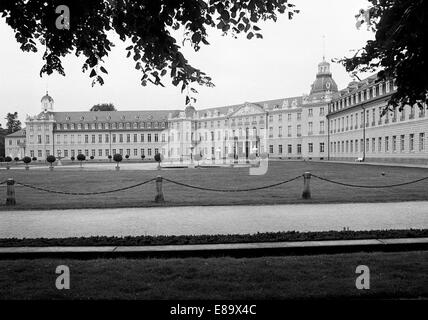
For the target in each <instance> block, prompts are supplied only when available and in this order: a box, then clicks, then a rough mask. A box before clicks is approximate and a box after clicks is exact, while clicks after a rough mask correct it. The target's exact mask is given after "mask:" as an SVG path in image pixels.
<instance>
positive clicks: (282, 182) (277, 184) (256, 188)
mask: <svg viewBox="0 0 428 320" xmlns="http://www.w3.org/2000/svg"><path fill="white" fill-rule="evenodd" d="M301 177H302V176H301V175H299V176H297V177H294V178H292V179H288V180H285V181H281V182H278V183H274V184H270V185H267V186H261V187H255V188H247V189H214V188H205V187H199V186H195V185H190V184H187V183H183V182H178V181H174V180H170V179H167V178H163V180H165V181H168V182H171V183H173V184H176V185H179V186H183V187H187V188H192V189H198V190H203V191H214V192H246V191H256V190H263V189H268V188H273V187H277V186H280V185H282V184H286V183H289V182H292V181H294V180H297V179H299V178H301Z"/></svg>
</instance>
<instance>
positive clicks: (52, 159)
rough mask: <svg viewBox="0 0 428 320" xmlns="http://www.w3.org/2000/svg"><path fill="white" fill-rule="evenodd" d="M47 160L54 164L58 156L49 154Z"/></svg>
mask: <svg viewBox="0 0 428 320" xmlns="http://www.w3.org/2000/svg"><path fill="white" fill-rule="evenodd" d="M46 161H47V162H49V163H51V164H52V163H54V162H55V161H56V158H55V156H53V155H49V156H47V157H46Z"/></svg>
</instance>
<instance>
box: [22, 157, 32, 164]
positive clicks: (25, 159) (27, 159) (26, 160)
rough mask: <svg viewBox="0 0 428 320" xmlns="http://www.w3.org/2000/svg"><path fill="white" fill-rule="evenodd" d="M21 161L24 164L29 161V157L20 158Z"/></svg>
mask: <svg viewBox="0 0 428 320" xmlns="http://www.w3.org/2000/svg"><path fill="white" fill-rule="evenodd" d="M22 161H24V163H25V164H29V163H30V162H31V158H30V157H24V158H23V159H22Z"/></svg>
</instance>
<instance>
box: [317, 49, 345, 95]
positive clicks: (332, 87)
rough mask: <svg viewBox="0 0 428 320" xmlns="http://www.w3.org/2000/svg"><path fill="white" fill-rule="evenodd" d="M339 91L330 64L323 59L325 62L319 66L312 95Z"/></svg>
mask: <svg viewBox="0 0 428 320" xmlns="http://www.w3.org/2000/svg"><path fill="white" fill-rule="evenodd" d="M337 91H338V90H337V84H336V82H335V81H334V80H333V77H332V75H331V72H330V63H328V62H327V61H325V58H324V57H323V61H322V62H320V63H319V64H318V73H317V77H316V79H315V81H314V83H313V84H312V86H311V94H316V93H323V92H337Z"/></svg>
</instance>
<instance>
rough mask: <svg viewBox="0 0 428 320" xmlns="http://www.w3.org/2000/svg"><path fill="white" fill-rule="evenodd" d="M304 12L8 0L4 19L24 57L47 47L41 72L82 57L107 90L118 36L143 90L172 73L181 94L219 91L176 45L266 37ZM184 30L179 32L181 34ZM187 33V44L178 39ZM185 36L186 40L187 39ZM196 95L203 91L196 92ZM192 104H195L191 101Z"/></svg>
mask: <svg viewBox="0 0 428 320" xmlns="http://www.w3.org/2000/svg"><path fill="white" fill-rule="evenodd" d="M298 12H299V11H298V10H296V9H295V7H294V5H292V4H290V3H288V0H270V1H266V0H241V1H230V0H226V1H223V0H210V1H208V0H177V1H171V0H156V1H154V0H91V1H88V0H50V1H46V0H31V1H23V0H20V1H16V0H1V1H0V14H2V15H3V17H6V23H7V24H8V25H9V26H10V27H12V28H13V29H14V31H15V37H16V40H17V41H18V43H20V44H21V49H22V50H24V51H32V52H36V51H37V43H40V44H42V46H43V48H46V50H45V52H44V55H43V60H44V61H45V64H44V65H43V67H42V69H41V71H40V74H41V75H42V74H44V73H46V74H51V73H52V72H54V71H57V72H58V73H59V74H61V75H65V72H64V69H63V66H62V62H61V59H62V58H63V57H64V56H66V55H68V54H70V53H73V52H74V53H75V54H76V56H80V55H83V56H85V57H86V60H85V62H84V64H83V68H82V69H83V71H84V72H86V71H88V72H89V75H90V77H91V78H92V79H93V81H92V84H95V83H97V82H98V83H100V84H103V83H104V80H103V78H102V76H101V75H102V74H103V73H107V70H106V68H105V67H104V66H103V65H102V64H103V59H104V58H105V57H106V56H107V54H108V53H109V51H110V50H111V47H113V46H114V44H113V43H112V42H111V41H110V40H109V39H108V37H107V34H106V33H107V31H109V32H115V33H116V34H117V35H118V36H119V38H120V39H121V40H122V41H125V40H130V41H131V42H132V44H131V45H129V46H128V47H127V48H126V51H127V54H126V56H127V57H128V58H132V59H133V60H134V61H135V69H137V70H139V71H140V72H142V77H141V84H142V85H143V86H145V85H146V84H147V82H151V83H153V84H155V85H161V86H163V84H162V82H161V78H162V77H164V76H166V75H167V73H168V71H169V75H170V77H171V81H172V83H173V84H174V85H175V86H178V85H180V86H181V90H182V92H183V91H184V90H185V89H186V88H188V87H189V86H190V85H191V84H199V85H206V86H213V85H214V84H213V83H212V81H211V78H210V77H209V76H207V75H206V74H205V73H204V72H203V71H201V70H199V69H197V68H194V67H193V66H191V65H190V64H189V63H188V61H187V59H186V58H185V57H184V55H183V54H182V52H181V49H182V48H181V47H180V46H179V45H178V44H177V40H182V41H180V42H181V44H182V45H183V46H184V44H185V43H186V42H188V43H190V45H191V46H192V47H193V48H194V50H195V51H198V50H199V48H200V46H201V44H203V45H208V44H209V43H208V41H207V28H208V27H212V28H217V29H219V30H220V31H221V32H222V33H223V34H224V35H226V34H230V35H232V36H233V37H236V36H237V35H238V34H240V33H243V34H245V35H246V37H247V38H248V39H252V38H262V35H261V34H260V28H259V27H258V26H257V25H256V23H257V22H259V21H260V20H273V21H276V20H277V15H278V14H283V13H288V18H289V19H292V18H293V15H294V14H295V13H298ZM180 28H181V29H182V31H183V32H181V31H180V33H178V32H174V30H178V29H180ZM172 33H175V34H180V35H181V34H182V35H183V39H181V38H180V39H175V37H174V35H172ZM180 37H181V36H180ZM191 89H192V90H191V92H193V93H197V92H196V89H194V88H191ZM186 102H187V103H189V102H190V99H189V98H188V97H186Z"/></svg>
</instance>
